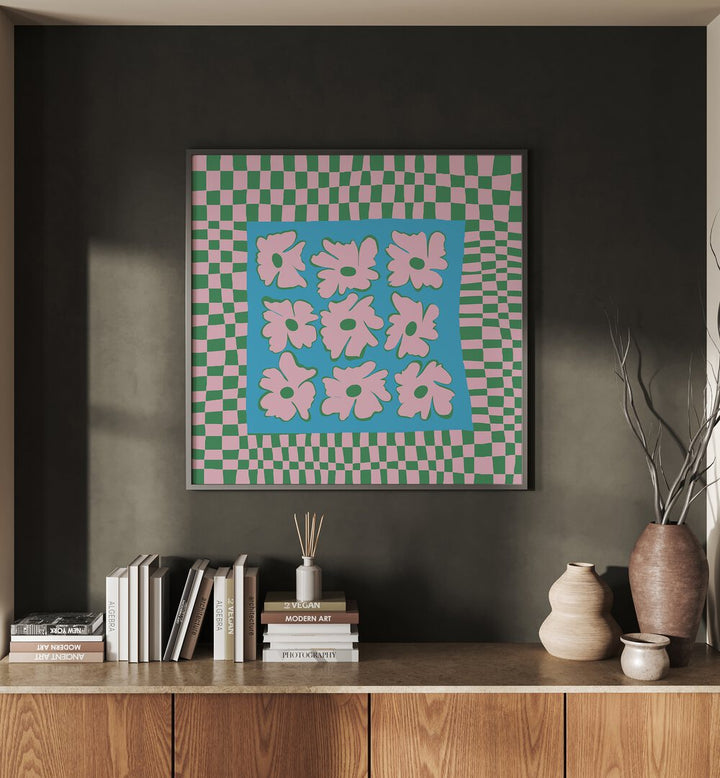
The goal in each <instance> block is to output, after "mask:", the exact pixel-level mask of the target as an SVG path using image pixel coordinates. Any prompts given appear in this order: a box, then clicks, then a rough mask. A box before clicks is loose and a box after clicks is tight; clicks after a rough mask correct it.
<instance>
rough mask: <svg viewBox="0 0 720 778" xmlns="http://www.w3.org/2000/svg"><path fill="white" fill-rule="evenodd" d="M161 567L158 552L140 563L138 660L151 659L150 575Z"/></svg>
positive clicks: (146, 660) (147, 660)
mask: <svg viewBox="0 0 720 778" xmlns="http://www.w3.org/2000/svg"><path fill="white" fill-rule="evenodd" d="M158 567H160V557H159V555H158V554H147V555H146V557H145V559H143V561H142V562H141V564H140V593H139V597H138V600H139V602H138V662H149V661H150V575H151V573H152V571H153V569H157V568H158Z"/></svg>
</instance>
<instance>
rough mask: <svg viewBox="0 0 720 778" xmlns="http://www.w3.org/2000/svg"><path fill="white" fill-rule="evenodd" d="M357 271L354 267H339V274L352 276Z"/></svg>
mask: <svg viewBox="0 0 720 778" xmlns="http://www.w3.org/2000/svg"><path fill="white" fill-rule="evenodd" d="M356 273H357V268H355V267H341V268H340V275H341V276H354V275H355V274H356Z"/></svg>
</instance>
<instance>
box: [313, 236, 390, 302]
mask: <svg viewBox="0 0 720 778" xmlns="http://www.w3.org/2000/svg"><path fill="white" fill-rule="evenodd" d="M323 248H324V249H325V251H321V252H320V253H319V254H316V255H315V256H314V257H311V258H310V262H312V264H313V265H317V266H318V267H322V268H325V269H324V270H321V271H320V272H319V273H318V276H319V277H320V279H321V281H320V283H319V284H318V292H319V293H320V297H325V298H328V297H332V296H333V295H334V294H335V293H336V292H339V293H340V294H344V293H345V292H346V291H347V290H348V289H360V290H362V291H365V290H366V289H369V288H370V284H371V283H372V282H373V281H374V280H375V279H376V278H379V275H378V273H377V271H376V270H372V268H373V267H374V265H375V256H376V255H377V250H378V246H377V241H376V240H375V238H371V237H367V238H365V240H363V242H362V243H361V244H360V248H358V247H357V243H355V241H354V240H353V241H351V242H350V243H333V242H332V241H331V240H327V239H326V240H324V241H323Z"/></svg>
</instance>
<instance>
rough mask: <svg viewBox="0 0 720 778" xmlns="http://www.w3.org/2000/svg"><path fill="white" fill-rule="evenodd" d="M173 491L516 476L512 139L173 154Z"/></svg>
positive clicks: (518, 360)
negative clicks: (182, 358) (182, 310)
mask: <svg viewBox="0 0 720 778" xmlns="http://www.w3.org/2000/svg"><path fill="white" fill-rule="evenodd" d="M187 164H188V171H187V175H188V218H187V230H188V234H187V292H188V293H187V298H188V315H187V327H188V333H187V337H188V376H187V380H188V405H189V408H188V429H187V449H188V450H187V479H188V488H192V489H203V488H204V489H209V488H213V489H214V488H236V489H238V488H263V487H264V488H276V487H285V488H310V487H320V488H328V487H334V486H335V487H345V488H348V487H349V488H362V487H369V488H373V487H375V488H383V487H400V488H423V487H425V488H438V487H456V488H474V487H484V488H502V489H508V488H526V469H527V456H526V441H527V430H526V400H525V390H526V386H525V381H526V345H525V344H526V333H525V330H526V317H525V302H524V277H525V274H524V267H525V262H526V235H525V212H526V191H527V190H526V168H527V165H526V155H525V153H524V152H522V151H502V152H498V151H493V152H483V151H470V152H455V151H452V152H437V151H433V152H430V151H428V152H425V151H422V152H419V151H413V152H397V151H377V152H375V151H371V152H368V151H329V152H318V151H306V152H281V151H277V152H274V151H204V150H203V151H201V150H198V151H189V152H188V160H187Z"/></svg>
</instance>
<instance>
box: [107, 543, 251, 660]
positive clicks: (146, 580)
mask: <svg viewBox="0 0 720 778" xmlns="http://www.w3.org/2000/svg"><path fill="white" fill-rule="evenodd" d="M159 564H160V560H159V557H158V555H157V554H140V555H139V556H138V557H136V558H135V559H134V560H133V561H132V562H131V563H130V564H129V565H128V566H127V567H119V568H116V569H115V570H113V571H112V573H110V575H108V576H107V578H106V598H107V599H106V624H107V627H106V656H107V659H108V661H128V662H154V661H166V662H167V661H175V662H177V661H178V660H180V659H191V658H192V656H193V654H194V652H195V648H196V646H197V642H198V638H199V636H200V630H201V627H202V625H203V621H204V619H205V614H206V612H207V610H208V605H209V604H211V603H212V604H211V605H210V608H211V610H212V611H213V634H214V646H213V654H214V657H215V658H216V659H230V660H234V661H236V662H243V661H246V660H250V659H255V658H256V641H257V638H256V635H257V629H256V621H257V596H258V588H257V587H258V569H257V568H249V567H248V566H247V555H246V554H241V555H240V556H239V557H238V558H237V559H236V560H235V563H234V564H233V565H232V566H227V567H220V568H218V569H217V570H216V569H215V568H213V567H210V560H209V559H197V560H196V561H195V563H194V564H193V565H192V567H191V568H190V570H189V571H188V574H187V578H186V580H185V586H184V587H183V591H182V595H181V597H180V602H179V603H178V606H177V610H176V613H175V618H174V619H173V621H172V624H170V623H169V618H168V616H169V612H170V611H169V588H168V584H169V578H168V572H167V568H164V567H160V566H159ZM238 625H241V626H238Z"/></svg>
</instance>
